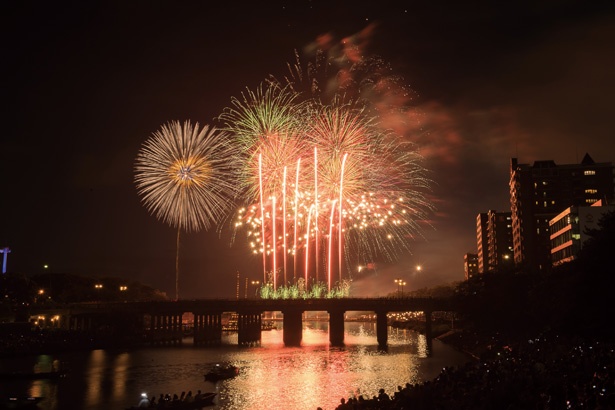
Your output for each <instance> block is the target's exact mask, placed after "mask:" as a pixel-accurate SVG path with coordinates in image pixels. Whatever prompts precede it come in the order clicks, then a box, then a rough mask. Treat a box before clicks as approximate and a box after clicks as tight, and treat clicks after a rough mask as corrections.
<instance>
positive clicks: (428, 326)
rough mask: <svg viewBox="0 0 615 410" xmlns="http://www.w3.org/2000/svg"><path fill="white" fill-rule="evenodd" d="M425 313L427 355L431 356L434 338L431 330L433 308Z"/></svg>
mask: <svg viewBox="0 0 615 410" xmlns="http://www.w3.org/2000/svg"><path fill="white" fill-rule="evenodd" d="M423 315H424V316H425V340H426V342H427V355H428V356H431V353H432V347H433V340H432V335H433V333H432V332H431V310H425V311H423Z"/></svg>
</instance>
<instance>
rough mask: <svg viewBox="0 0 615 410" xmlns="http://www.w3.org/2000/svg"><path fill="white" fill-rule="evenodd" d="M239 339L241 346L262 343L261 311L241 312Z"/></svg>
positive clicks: (238, 321) (238, 317) (238, 326)
mask: <svg viewBox="0 0 615 410" xmlns="http://www.w3.org/2000/svg"><path fill="white" fill-rule="evenodd" d="M237 341H238V343H239V345H240V346H249V345H254V344H258V343H260V341H261V315H260V313H258V314H256V313H239V314H238V315H237Z"/></svg>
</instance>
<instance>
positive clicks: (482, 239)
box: [476, 213, 489, 273]
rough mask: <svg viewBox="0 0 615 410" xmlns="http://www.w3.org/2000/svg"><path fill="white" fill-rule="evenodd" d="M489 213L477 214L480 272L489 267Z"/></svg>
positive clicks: (477, 246) (477, 245)
mask: <svg viewBox="0 0 615 410" xmlns="http://www.w3.org/2000/svg"><path fill="white" fill-rule="evenodd" d="M487 220H488V219H487V214H486V213H480V214H478V215H477V216H476V248H477V249H478V252H477V254H476V256H477V263H478V273H484V272H485V271H486V270H487V269H486V268H485V267H486V266H487V261H486V259H487V250H488V248H489V244H488V242H487Z"/></svg>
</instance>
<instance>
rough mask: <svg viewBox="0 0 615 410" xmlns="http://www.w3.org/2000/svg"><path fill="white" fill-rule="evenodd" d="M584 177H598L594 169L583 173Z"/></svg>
mask: <svg viewBox="0 0 615 410" xmlns="http://www.w3.org/2000/svg"><path fill="white" fill-rule="evenodd" d="M583 175H596V171H594V170H593V169H587V170H585V171H583Z"/></svg>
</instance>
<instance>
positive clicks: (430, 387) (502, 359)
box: [336, 331, 615, 410]
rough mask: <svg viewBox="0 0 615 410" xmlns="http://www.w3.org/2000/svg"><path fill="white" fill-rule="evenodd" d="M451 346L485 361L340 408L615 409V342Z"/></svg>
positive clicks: (557, 339) (462, 342)
mask: <svg viewBox="0 0 615 410" xmlns="http://www.w3.org/2000/svg"><path fill="white" fill-rule="evenodd" d="M444 339H445V341H446V343H451V344H452V345H456V346H457V347H458V348H460V349H461V350H464V351H468V349H469V350H470V351H471V352H472V353H473V355H475V357H476V358H477V359H478V360H476V361H472V362H468V363H467V364H465V365H464V366H460V367H457V368H452V367H450V368H445V369H443V371H442V372H441V374H440V375H439V376H438V377H437V378H436V379H434V380H431V381H426V382H424V383H422V384H414V385H411V384H406V385H405V386H404V387H401V386H400V387H398V390H397V391H395V392H381V393H378V392H373V394H374V396H372V397H371V398H367V397H350V398H348V399H347V400H346V399H344V401H345V403H344V404H340V405H339V406H338V407H337V408H336V409H338V410H344V409H399V408H410V409H420V410H432V409H433V410H435V409H443V410H446V409H451V410H453V409H454V410H465V409H467V410H483V409H484V410H490V409H494V410H496V409H510V410H516V409H519V410H521V409H601V410H607V409H611V410H612V409H615V353H614V351H615V343H613V342H611V341H608V342H605V341H587V340H583V339H580V338H569V337H562V336H558V335H556V334H552V335H542V336H541V337H536V338H532V339H528V340H523V341H518V342H515V343H505V342H503V341H502V340H499V338H498V336H497V335H495V336H492V337H487V338H481V337H479V336H477V335H472V334H470V333H464V332H461V331H457V332H451V333H450V334H448V335H447V336H446V337H444Z"/></svg>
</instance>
